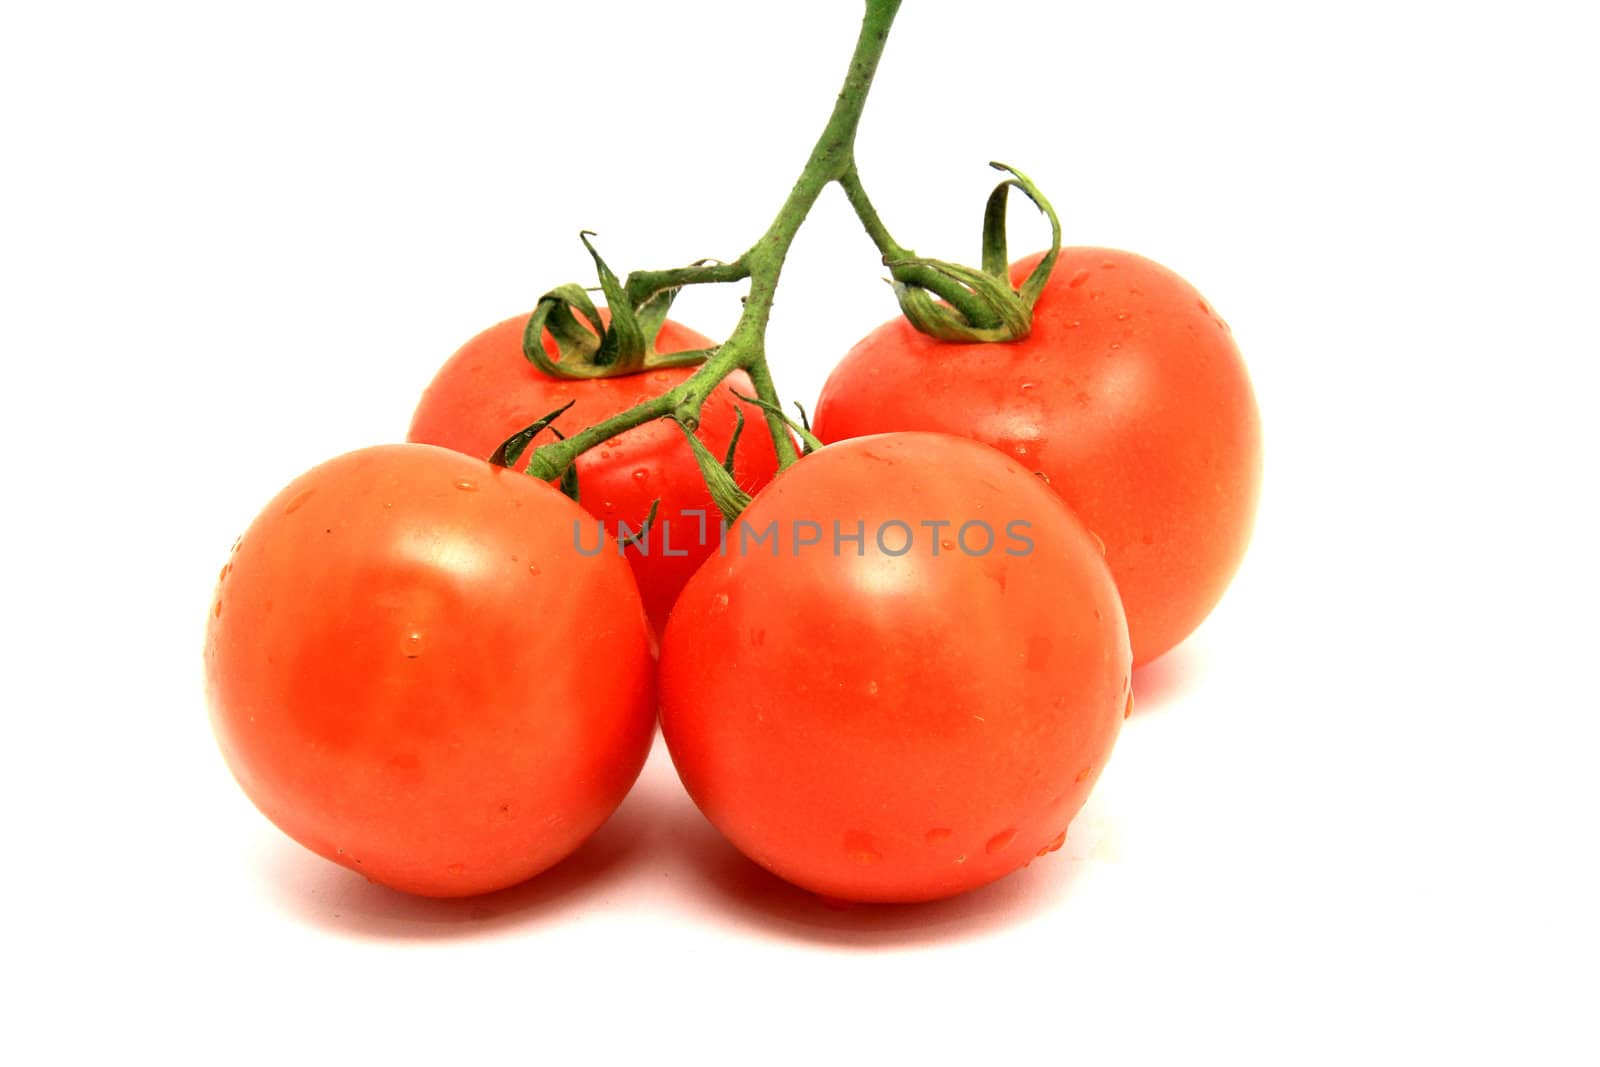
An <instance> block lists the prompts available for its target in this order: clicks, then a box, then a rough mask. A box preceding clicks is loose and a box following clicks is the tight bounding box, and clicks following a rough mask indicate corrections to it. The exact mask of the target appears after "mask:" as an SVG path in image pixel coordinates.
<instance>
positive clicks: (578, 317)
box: [522, 230, 714, 380]
mask: <svg viewBox="0 0 1600 1067" xmlns="http://www.w3.org/2000/svg"><path fill="white" fill-rule="evenodd" d="M592 236H594V234H593V232H592V231H589V230H584V231H582V232H581V233H579V234H578V239H579V240H580V241H582V242H583V247H584V248H585V249H587V250H588V252H589V255H590V257H591V258H592V259H593V260H594V265H595V272H596V273H597V274H598V275H599V278H600V291H601V292H602V293H604V294H605V297H606V305H607V307H608V308H609V310H610V312H611V316H610V318H611V321H610V322H609V323H605V322H604V321H603V320H602V318H601V316H600V311H599V309H598V308H597V307H595V304H594V301H593V300H591V299H590V298H589V291H588V290H586V289H585V288H584V287H583V286H581V285H577V284H568V285H561V286H557V287H556V288H554V289H552V290H550V291H549V292H548V293H545V294H544V295H543V296H541V297H540V298H539V302H538V303H537V304H535V305H534V309H533V313H532V314H531V315H529V316H528V323H527V326H526V327H525V328H524V330H523V332H522V354H523V356H524V357H525V358H526V359H527V360H528V362H529V363H532V364H533V365H534V366H535V367H537V368H539V370H541V371H543V372H544V373H545V374H548V375H549V376H551V377H552V378H569V379H579V380H581V379H593V378H615V377H620V376H622V375H625V374H639V373H641V372H643V371H649V370H659V369H661V368H663V367H688V366H694V365H697V364H700V363H704V362H705V361H706V360H707V359H708V358H709V357H710V355H711V352H712V351H714V350H712V349H702V350H695V351H690V352H669V353H665V354H663V353H660V352H657V351H656V348H655V342H656V336H657V335H658V334H659V333H660V332H661V327H662V325H663V324H664V323H665V322H666V321H667V313H668V311H670V310H671V308H672V302H673V300H674V299H676V298H677V295H678V289H677V288H673V287H669V288H664V289H660V290H658V291H656V292H654V293H650V294H648V295H647V296H645V297H644V298H643V300H642V301H641V302H640V303H638V304H637V305H636V304H635V303H634V302H633V301H632V300H630V299H629V297H628V295H627V289H626V287H625V286H624V285H623V283H622V281H621V280H620V279H619V278H618V277H617V275H616V273H615V272H614V271H613V270H612V269H611V267H610V266H609V265H607V263H606V261H605V259H604V258H602V257H601V255H600V253H599V251H598V250H596V248H595V247H594V244H593V243H592V242H591V241H590V240H589V238H590V237H592ZM546 331H549V333H550V336H551V338H552V339H553V340H554V341H555V343H556V352H557V355H558V358H556V359H551V358H550V356H549V354H548V353H546V352H545V349H544V334H545V332H546Z"/></svg>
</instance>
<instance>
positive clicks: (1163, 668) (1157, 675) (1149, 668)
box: [1133, 637, 1210, 717]
mask: <svg viewBox="0 0 1600 1067" xmlns="http://www.w3.org/2000/svg"><path fill="white" fill-rule="evenodd" d="M1209 667H1210V657H1209V656H1207V654H1206V648H1205V642H1204V641H1203V640H1196V638H1194V637H1190V638H1189V639H1188V640H1186V641H1184V642H1183V643H1182V644H1180V645H1179V646H1178V647H1177V648H1175V649H1173V650H1172V651H1170V652H1168V653H1166V654H1165V655H1162V656H1158V657H1157V658H1156V659H1155V660H1154V661H1152V662H1150V663H1146V664H1145V665H1144V666H1143V667H1140V668H1139V669H1138V670H1136V671H1134V672H1133V714H1134V716H1135V717H1137V716H1138V715H1139V714H1140V713H1141V712H1151V711H1161V710H1164V709H1166V708H1168V707H1171V706H1172V705H1173V704H1176V703H1177V702H1178V701H1180V700H1182V699H1183V696H1184V694H1186V693H1188V692H1189V691H1190V690H1192V689H1193V688H1194V687H1195V686H1196V685H1198V684H1199V683H1200V682H1201V681H1203V680H1204V679H1205V676H1206V672H1207V670H1208V669H1209Z"/></svg>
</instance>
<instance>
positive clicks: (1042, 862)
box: [661, 792, 1080, 949]
mask: <svg viewBox="0 0 1600 1067" xmlns="http://www.w3.org/2000/svg"><path fill="white" fill-rule="evenodd" d="M661 817H662V819H663V821H664V822H665V823H666V824H667V825H666V829H665V836H666V839H667V840H668V841H670V842H671V844H672V846H673V847H674V849H675V850H676V851H677V852H678V853H679V854H680V856H682V857H683V861H684V864H685V866H687V867H688V868H689V869H690V870H691V871H692V872H693V873H694V874H695V875H697V876H698V877H699V878H700V880H701V881H702V882H703V883H704V886H705V889H706V891H707V892H709V893H710V894H711V895H712V896H713V898H714V899H713V900H712V901H710V903H711V904H712V905H713V906H715V907H716V908H717V909H718V910H719V911H720V912H721V913H723V914H724V915H725V916H727V917H728V918H729V919H730V920H731V921H733V922H735V923H739V924H747V925H752V926H756V927H759V928H760V929H761V930H762V931H763V932H764V933H768V934H771V935H775V936H779V937H785V938H792V939H796V940H802V941H809V942H815V943H823V944H829V945H835V946H842V947H849V948H863V949H873V948H906V947H917V946H919V945H932V944H937V943H940V942H946V941H954V940H961V939H965V938H972V937H979V936H982V935H984V934H986V933H989V932H993V931H996V930H1000V929H1004V928H1006V927H1008V926H1011V925H1014V924H1017V923H1020V922H1022V921H1025V920H1026V919H1027V918H1028V917H1029V916H1031V915H1034V914H1036V913H1038V912H1041V911H1043V910H1045V909H1049V908H1053V907H1056V906H1059V905H1061V904H1062V903H1063V902H1064V900H1065V898H1066V897H1067V895H1068V894H1069V892H1070V890H1071V888H1072V884H1073V882H1074V880H1075V879H1076V877H1077V876H1078V874H1079V873H1080V865H1079V864H1077V863H1074V862H1070V861H1068V860H1067V859H1066V852H1065V850H1063V851H1062V852H1061V853H1058V854H1053V855H1050V856H1046V857H1044V858H1042V859H1037V860H1035V861H1034V863H1033V864H1032V865H1031V866H1030V867H1028V868H1026V869H1023V870H1020V871H1016V872H1013V873H1012V874H1010V875H1007V876H1006V877H1004V878H1002V879H1000V880H999V881H998V882H993V883H991V884H989V885H987V886H984V887H982V888H980V889H975V890H972V891H970V892H967V893H963V894H961V895H960V896H956V897H951V898H948V899H946V900H938V901H932V902H929V903H925V904H850V903H845V902H835V901H828V900H825V899H823V898H822V897H819V896H817V895H815V894H813V893H811V892H808V891H806V890H804V889H800V888H799V887H797V886H793V885H790V884H789V883H788V882H785V881H784V880H783V879H781V878H779V877H778V876H777V875H775V874H772V873H771V872H769V871H767V870H766V869H764V868H762V867H760V866H757V865H756V864H755V863H753V862H751V861H750V860H749V859H746V858H745V856H744V855H743V854H742V853H740V852H739V851H738V850H737V849H735V848H734V847H733V846H732V845H731V844H729V843H728V841H727V840H726V839H725V838H724V837H722V835H721V834H719V833H718V832H717V831H716V829H715V827H713V826H712V825H711V824H710V823H709V822H707V821H706V819H705V817H704V816H703V815H701V814H700V812H699V810H698V809H696V808H695V807H694V804H693V803H692V802H691V801H690V800H689V798H688V797H687V796H686V795H683V794H682V793H681V792H680V795H679V798H678V802H677V803H675V804H673V805H672V806H671V808H670V810H663V811H662V812H661Z"/></svg>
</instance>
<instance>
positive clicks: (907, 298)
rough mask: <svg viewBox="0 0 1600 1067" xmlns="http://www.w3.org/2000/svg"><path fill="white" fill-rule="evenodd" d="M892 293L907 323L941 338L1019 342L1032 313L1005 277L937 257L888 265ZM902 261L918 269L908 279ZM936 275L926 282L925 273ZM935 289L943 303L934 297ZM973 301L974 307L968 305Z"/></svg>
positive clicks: (1027, 330)
mask: <svg viewBox="0 0 1600 1067" xmlns="http://www.w3.org/2000/svg"><path fill="white" fill-rule="evenodd" d="M887 266H888V267H889V270H890V273H891V274H892V275H894V281H893V284H894V294H895V298H896V299H897V300H899V301H900V310H901V311H903V312H905V316H906V318H907V319H909V320H910V321H911V325H912V326H915V327H916V328H917V329H918V330H920V331H921V332H923V333H925V334H928V335H929V336H930V337H937V338H938V339H939V340H941V341H1018V340H1021V339H1022V338H1024V337H1026V336H1028V332H1029V331H1030V330H1031V329H1033V312H1032V310H1031V309H1030V308H1029V307H1028V305H1026V304H1025V303H1023V301H1022V299H1021V297H1019V296H1018V295H1017V292H1016V290H1014V289H1012V288H1011V283H1010V281H1009V280H1007V279H1006V278H1003V277H1001V278H996V277H995V276H994V275H992V274H988V273H985V272H984V271H981V270H978V269H977V268H975V267H968V266H964V265H962V264H960V263H948V262H945V261H944V260H939V259H916V260H899V261H896V262H894V263H889V264H887ZM906 266H915V267H918V268H921V270H920V271H919V272H918V275H917V277H916V278H915V280H910V279H909V277H908V274H907V272H906V271H905V270H904V268H905V267H906ZM930 275H931V276H932V277H933V278H934V279H936V281H935V282H930V280H929V276H930ZM934 293H936V294H937V295H939V296H942V297H944V298H945V303H939V302H938V301H936V300H934V298H933V295H931V294H934ZM974 302H975V303H976V311H975V310H974V309H973V308H972V307H971V306H968V305H971V304H972V303H974Z"/></svg>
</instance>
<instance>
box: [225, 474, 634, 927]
mask: <svg viewBox="0 0 1600 1067" xmlns="http://www.w3.org/2000/svg"><path fill="white" fill-rule="evenodd" d="M575 522H584V523H587V522H589V520H588V518H587V517H586V516H585V515H584V513H583V511H582V510H581V509H580V508H579V507H578V506H577V505H575V504H573V503H572V502H571V501H570V500H568V499H567V498H566V497H564V496H562V495H561V493H559V492H558V491H556V490H555V489H552V488H551V487H550V486H548V485H544V484H542V483H540V482H538V481H535V480H534V479H532V478H529V477H527V476H526V475H523V474H520V473H517V472H515V471H508V470H505V469H503V468H497V467H491V466H490V465H489V464H488V463H485V462H484V461H482V460H475V459H471V458H469V457H466V456H461V455H457V454H456V453H454V452H449V451H446V450H444V449H442V448H431V447H427V446H423V445H387V446H384V447H379V448H369V449H365V450H362V451H359V452H352V453H349V454H348V455H344V456H340V457H339V458H337V459H333V460H330V461H328V462H327V463H324V464H322V465H321V466H319V467H315V468H313V469H312V470H311V471H309V472H307V473H306V474H303V475H301V476H300V477H299V478H297V479H295V480H294V481H293V482H291V483H290V484H289V486H288V488H286V489H284V490H283V492H281V493H279V494H278V496H277V497H276V498H274V499H273V501H272V502H271V503H270V504H268V505H267V507H266V509H265V510H264V511H263V512H262V513H261V514H260V516H258V517H257V518H256V520H255V522H253V523H252V524H251V525H250V528H249V530H247V531H246V532H245V534H244V536H243V537H242V538H241V539H240V540H239V543H238V545H237V546H236V547H235V550H234V553H233V556H232V558H231V559H230V560H229V562H228V564H227V566H226V567H224V568H223V571H222V578H221V581H220V582H219V584H218V586H217V597H216V600H215V602H214V604H213V608H212V614H211V618H210V621H209V625H208V628H207V632H206V648H205V662H206V680H207V689H208V696H209V700H210V705H211V721H212V725H213V727H214V728H215V730H216V735H217V740H218V741H219V742H220V744H221V746H222V752H223V755H224V756H225V757H226V758H227V761H228V766H229V767H230V768H231V769H232V770H233V773H234V775H235V776H236V777H237V778H238V780H239V784H240V785H242V786H243V787H244V790H245V792H246V793H247V794H248V795H249V796H250V799H251V800H252V801H254V802H255V804H256V806H257V807H258V808H260V809H261V811H262V812H263V813H264V814H265V815H266V816H267V817H268V818H269V819H271V820H272V821H273V822H274V823H276V824H277V825H278V826H279V828H281V829H282V830H283V831H284V832H285V833H287V834H288V835H289V836H290V837H293V838H294V839H295V840H297V841H299V842H300V843H301V844H303V845H305V846H306V847H307V848H309V849H311V850H312V851H314V852H317V853H319V854H321V855H323V856H325V857H327V858H328V859H331V860H333V861H335V862H336V863H342V864H344V865H345V866H347V867H349V868H351V869H352V870H355V871H358V872H360V873H361V874H364V875H366V876H368V877H369V878H371V879H373V880H374V881H377V882H382V883H384V884H385V885H389V886H393V887H394V888H396V889H402V890H405V891H407V892H411V893H421V894H424V895H427V896H461V895H466V894H471V893H483V892H487V891H489V890H493V889H499V888H502V887H504V886H508V885H512V884H514V883H516V882H519V881H522V880H523V879H525V878H528V877H530V876H531V875H534V874H537V873H538V872H540V871H542V870H544V869H545V868H547V867H549V866H550V865H551V864H554V863H555V862H557V861H558V860H560V859H561V858H562V857H564V856H566V855H567V854H568V853H570V852H572V850H573V849H575V848H577V847H578V845H579V844H581V843H582V842H583V840H584V839H585V838H587V837H588V836H589V835H590V834H591V833H593V832H594V830H595V829H596V828H598V827H599V826H600V824H601V823H602V822H604V821H605V819H606V818H607V816H609V815H610V814H611V812H612V811H613V810H614V809H615V808H616V806H617V804H618V803H620V802H621V800H622V797H623V795H624V794H625V793H626V792H627V791H628V788H629V786H631V785H632V784H633V780H634V778H635V777H637V775H638V773H639V768H640V767H641V766H642V765H643V762H644V758H645V754H646V751H647V750H648V748H649V746H650V740H651V737H652V735H653V733H654V710H655V692H654V663H653V662H652V659H651V652H650V639H649V634H648V630H647V627H646V622H645V618H644V612H643V609H642V606H641V604H640V602H639V594H638V592H637V590H636V589H635V588H634V583H633V578H632V576H631V575H630V574H629V573H628V568H627V566H626V565H625V564H624V563H623V562H622V560H621V559H619V558H618V557H617V555H616V553H615V552H602V553H600V554H598V555H594V556H588V555H583V554H581V553H579V552H578V551H576V550H575V549H574V541H573V538H574V533H573V524H574V523H575Z"/></svg>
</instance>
